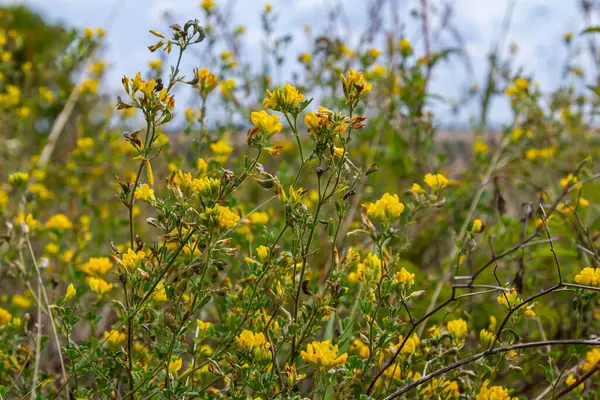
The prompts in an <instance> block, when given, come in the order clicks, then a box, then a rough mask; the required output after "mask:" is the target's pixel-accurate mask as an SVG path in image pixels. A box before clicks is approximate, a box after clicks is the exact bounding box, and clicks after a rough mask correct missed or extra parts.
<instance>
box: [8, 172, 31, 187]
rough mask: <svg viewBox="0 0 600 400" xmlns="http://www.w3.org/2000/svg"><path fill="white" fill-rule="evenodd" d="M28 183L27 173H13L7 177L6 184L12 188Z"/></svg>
mask: <svg viewBox="0 0 600 400" xmlns="http://www.w3.org/2000/svg"><path fill="white" fill-rule="evenodd" d="M28 181H29V173H27V172H15V173H12V174H10V175H9V176H8V183H10V184H11V185H12V186H21V185H24V184H26V183H27V182H28Z"/></svg>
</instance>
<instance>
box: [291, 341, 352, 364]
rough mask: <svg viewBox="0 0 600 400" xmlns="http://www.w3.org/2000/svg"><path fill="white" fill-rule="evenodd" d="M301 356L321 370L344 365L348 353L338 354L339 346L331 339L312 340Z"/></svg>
mask: <svg viewBox="0 0 600 400" xmlns="http://www.w3.org/2000/svg"><path fill="white" fill-rule="evenodd" d="M300 356H301V357H302V359H303V360H304V361H306V362H308V363H311V364H312V365H314V366H315V367H316V368H317V369H321V370H328V369H330V368H333V367H336V366H338V365H343V364H344V363H345V362H346V360H347V359H348V353H344V354H342V355H340V356H338V346H337V345H335V346H333V345H332V344H331V341H329V340H325V341H323V342H312V343H311V344H309V345H307V346H306V351H301V352H300Z"/></svg>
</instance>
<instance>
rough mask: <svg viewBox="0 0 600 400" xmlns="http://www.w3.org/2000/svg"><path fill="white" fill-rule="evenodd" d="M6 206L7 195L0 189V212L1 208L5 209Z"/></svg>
mask: <svg viewBox="0 0 600 400" xmlns="http://www.w3.org/2000/svg"><path fill="white" fill-rule="evenodd" d="M7 204H8V195H7V194H6V192H5V191H4V190H2V189H0V210H2V208H4V207H6V205H7Z"/></svg>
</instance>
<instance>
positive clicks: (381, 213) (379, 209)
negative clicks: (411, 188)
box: [367, 193, 404, 222]
mask: <svg viewBox="0 0 600 400" xmlns="http://www.w3.org/2000/svg"><path fill="white" fill-rule="evenodd" d="M403 211H404V204H402V203H400V199H399V198H398V195H397V194H393V195H391V194H389V193H385V194H384V195H383V196H382V197H381V199H379V200H377V201H376V202H375V203H371V204H369V205H368V206H367V213H368V214H369V216H370V217H373V218H377V219H379V220H382V221H388V222H389V221H393V220H394V219H396V218H398V217H399V216H400V214H402V212H403Z"/></svg>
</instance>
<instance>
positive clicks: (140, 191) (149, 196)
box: [135, 183, 156, 203]
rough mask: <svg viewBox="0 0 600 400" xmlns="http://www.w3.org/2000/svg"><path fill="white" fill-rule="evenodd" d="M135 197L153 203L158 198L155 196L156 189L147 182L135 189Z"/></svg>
mask: <svg viewBox="0 0 600 400" xmlns="http://www.w3.org/2000/svg"><path fill="white" fill-rule="evenodd" d="M135 198H136V199H138V200H142V201H146V202H148V203H152V202H153V201H154V200H156V198H155V197H154V189H152V188H151V187H150V186H149V185H148V184H147V183H144V184H142V185H141V186H140V187H138V188H136V189H135Z"/></svg>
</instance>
